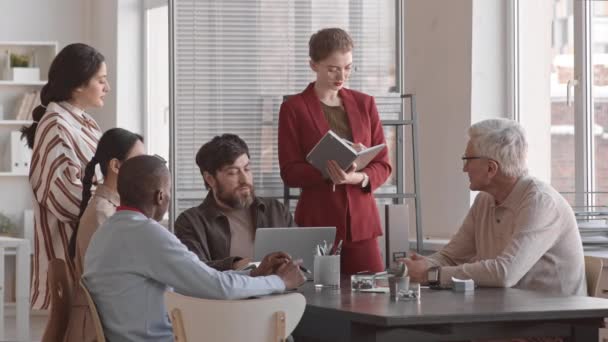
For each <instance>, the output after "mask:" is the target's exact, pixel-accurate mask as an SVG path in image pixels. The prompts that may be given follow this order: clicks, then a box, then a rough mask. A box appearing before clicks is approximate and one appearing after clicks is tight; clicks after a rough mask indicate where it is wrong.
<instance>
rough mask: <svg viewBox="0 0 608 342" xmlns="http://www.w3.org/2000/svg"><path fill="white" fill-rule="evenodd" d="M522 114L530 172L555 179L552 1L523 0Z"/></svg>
mask: <svg viewBox="0 0 608 342" xmlns="http://www.w3.org/2000/svg"><path fill="white" fill-rule="evenodd" d="M519 3H520V29H519V30H520V32H521V33H520V38H519V39H520V69H521V72H520V95H519V96H520V116H521V123H522V125H523V126H524V128H525V129H526V132H527V136H528V143H529V151H528V168H529V170H530V173H531V174H532V175H533V176H535V177H538V178H540V179H541V180H543V181H545V182H551V101H550V99H551V84H550V82H549V78H550V75H551V62H552V55H551V20H552V19H553V17H552V15H550V14H551V13H552V12H551V11H552V1H551V0H534V1H520V2H519Z"/></svg>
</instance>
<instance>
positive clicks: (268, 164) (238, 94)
mask: <svg viewBox="0 0 608 342" xmlns="http://www.w3.org/2000/svg"><path fill="white" fill-rule="evenodd" d="M173 10H174V13H173V18H174V26H173V37H174V49H173V53H174V63H173V64H174V66H175V70H174V73H173V74H174V77H175V80H174V84H175V89H174V93H173V94H174V97H175V101H174V104H175V108H174V111H175V122H174V134H175V139H174V142H175V145H174V151H173V152H174V153H175V154H174V160H175V163H176V166H177V167H176V168H175V170H176V171H175V172H176V174H175V189H176V191H175V194H176V199H175V201H176V202H175V203H176V204H177V208H176V211H177V213H179V212H181V211H182V210H184V209H186V208H188V207H192V206H196V205H198V204H199V203H200V201H201V199H202V198H203V197H204V195H205V191H204V185H203V182H202V179H201V176H200V173H199V170H198V168H197V166H196V164H195V162H194V157H195V154H196V152H197V150H198V148H199V147H200V146H201V145H202V144H203V143H204V142H206V141H208V140H210V139H211V138H212V137H213V136H215V135H218V134H221V133H225V132H231V133H235V134H238V135H239V136H241V137H242V138H243V139H244V140H245V141H246V142H247V143H248V145H249V148H250V151H251V160H252V168H253V174H254V183H255V186H256V192H257V193H258V194H259V195H261V196H265V197H275V198H281V197H282V196H283V183H282V181H281V178H280V175H279V167H278V156H277V124H278V112H279V106H280V104H281V102H282V100H283V97H284V96H285V95H290V94H295V93H298V92H301V91H302V90H303V89H304V88H305V87H306V86H307V85H308V83H309V82H311V81H312V80H314V74H313V73H312V71H310V69H309V65H308V39H309V37H310V35H311V34H312V33H314V32H316V31H317V30H319V29H321V28H324V27H332V26H338V27H342V28H344V29H346V30H348V31H349V32H350V33H351V35H352V36H353V39H354V41H355V49H354V52H353V63H354V65H355V72H354V74H353V75H352V76H351V80H350V81H349V84H348V86H349V87H350V88H353V89H357V90H360V91H363V92H366V93H369V94H371V95H374V96H376V97H377V102H378V104H379V111H380V115H381V118H382V119H383V120H399V119H403V117H402V116H403V109H402V108H401V103H402V99H401V96H400V93H399V89H398V88H399V82H398V81H399V80H398V76H397V75H398V73H399V71H398V63H397V61H398V60H397V55H398V47H397V44H396V42H397V37H396V34H397V15H396V2H395V1H393V0H379V1H363V0H335V1H324V0H255V1H254V0H242V1H222V0H175V1H174V8H173ZM396 127H398V128H396ZM401 129H402V127H399V126H388V125H387V126H386V128H385V134H386V137H387V140H388V142H389V145H390V147H389V151H390V153H391V158H392V161H393V165H394V166H396V164H398V162H399V160H402V158H398V157H397V150H398V147H397V145H398V141H399V140H400V139H402V137H400V134H401V133H399V131H400V130H401ZM401 173H402V170H400V169H397V168H395V172H394V175H395V176H393V177H392V178H391V179H390V180H389V181H388V182H387V183H386V184H385V186H384V187H383V188H382V189H381V190H380V191H379V192H380V193H383V194H397V193H398V191H399V190H398V189H397V188H398V183H399V182H400V181H399V180H398V179H397V178H399V175H400V174H401ZM396 196H397V195H396Z"/></svg>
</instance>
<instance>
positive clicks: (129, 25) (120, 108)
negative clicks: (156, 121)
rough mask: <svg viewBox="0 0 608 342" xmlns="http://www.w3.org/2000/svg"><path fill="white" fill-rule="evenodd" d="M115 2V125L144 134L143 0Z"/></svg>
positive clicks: (119, 0) (120, 0)
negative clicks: (116, 16) (116, 29)
mask: <svg viewBox="0 0 608 342" xmlns="http://www.w3.org/2000/svg"><path fill="white" fill-rule="evenodd" d="M105 1H107V0H105ZM116 1H118V3H117V5H118V25H117V28H118V32H120V34H118V36H117V38H118V39H117V40H116V42H117V46H116V53H117V58H116V59H117V63H116V72H117V75H116V87H115V91H114V93H115V94H116V103H117V106H116V107H117V113H116V116H117V120H116V125H117V126H118V127H122V128H125V129H128V130H131V131H133V132H137V133H142V134H143V133H144V130H143V126H144V125H143V122H144V113H143V108H144V105H143V101H142V99H143V98H144V94H145V89H144V82H143V78H144V71H145V69H144V60H145V55H144V51H143V48H144V46H145V41H144V39H145V37H144V30H143V23H144V21H143V10H142V1H143V0H116ZM138 99H139V100H138Z"/></svg>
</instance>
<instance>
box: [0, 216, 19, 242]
mask: <svg viewBox="0 0 608 342" xmlns="http://www.w3.org/2000/svg"><path fill="white" fill-rule="evenodd" d="M15 233H16V227H15V224H14V223H13V222H12V221H11V220H10V219H9V218H8V217H6V215H4V214H2V213H0V236H14V235H15Z"/></svg>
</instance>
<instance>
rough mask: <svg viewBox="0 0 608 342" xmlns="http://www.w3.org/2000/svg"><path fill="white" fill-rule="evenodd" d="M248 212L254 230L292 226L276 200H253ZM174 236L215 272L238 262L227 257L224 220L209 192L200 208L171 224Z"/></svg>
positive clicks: (226, 221)
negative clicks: (253, 223)
mask: <svg viewBox="0 0 608 342" xmlns="http://www.w3.org/2000/svg"><path fill="white" fill-rule="evenodd" d="M251 210H252V214H253V218H254V220H255V226H254V228H255V229H258V228H278V227H294V226H295V223H294V221H293V217H292V215H291V213H290V212H289V210H287V209H286V208H285V207H284V206H283V204H282V203H281V202H279V201H277V200H274V199H266V198H261V197H256V198H255V200H254V202H253V204H252V205H251ZM175 235H176V236H177V237H178V238H179V239H180V240H181V241H182V243H183V244H184V245H186V246H187V247H188V249H189V250H190V251H192V252H193V253H194V254H196V255H198V257H199V259H200V260H201V261H203V262H205V263H207V265H209V266H211V267H213V268H215V269H217V270H220V271H224V270H229V269H232V264H233V263H234V262H235V261H238V260H240V259H242V258H241V257H238V256H230V238H231V236H230V226H229V223H228V218H227V217H226V216H225V215H224V214H223V213H222V212H221V211H220V210H219V209H218V207H217V203H216V202H215V198H214V197H213V193H212V192H211V191H210V192H209V193H208V194H207V197H206V198H205V200H204V201H203V203H201V205H199V206H198V207H194V208H190V209H188V210H186V211H184V212H183V213H181V214H180V215H179V217H178V218H177V220H176V221H175Z"/></svg>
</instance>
